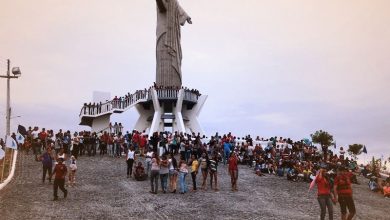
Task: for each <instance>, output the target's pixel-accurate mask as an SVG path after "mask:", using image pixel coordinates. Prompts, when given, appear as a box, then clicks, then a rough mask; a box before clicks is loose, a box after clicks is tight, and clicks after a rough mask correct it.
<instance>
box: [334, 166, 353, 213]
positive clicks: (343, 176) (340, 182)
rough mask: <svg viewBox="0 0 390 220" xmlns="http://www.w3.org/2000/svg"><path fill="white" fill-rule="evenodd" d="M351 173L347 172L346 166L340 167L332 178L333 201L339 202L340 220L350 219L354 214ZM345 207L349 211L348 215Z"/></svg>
mask: <svg viewBox="0 0 390 220" xmlns="http://www.w3.org/2000/svg"><path fill="white" fill-rule="evenodd" d="M352 175H353V174H352V173H350V172H347V170H346V168H344V167H341V168H339V172H338V174H337V176H336V178H335V180H334V193H335V201H338V202H339V203H340V209H341V219H342V220H351V219H352V218H353V216H355V214H356V208H355V203H354V201H353V197H352V187H351V177H352ZM347 208H348V211H349V214H348V215H347Z"/></svg>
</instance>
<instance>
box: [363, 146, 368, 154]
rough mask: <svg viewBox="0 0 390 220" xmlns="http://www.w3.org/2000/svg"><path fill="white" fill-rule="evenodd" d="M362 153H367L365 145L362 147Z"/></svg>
mask: <svg viewBox="0 0 390 220" xmlns="http://www.w3.org/2000/svg"><path fill="white" fill-rule="evenodd" d="M363 153H365V154H367V148H366V145H364V147H363Z"/></svg>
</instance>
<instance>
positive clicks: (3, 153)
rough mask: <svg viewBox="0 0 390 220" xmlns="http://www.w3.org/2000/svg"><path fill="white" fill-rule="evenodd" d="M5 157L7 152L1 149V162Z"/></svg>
mask: <svg viewBox="0 0 390 220" xmlns="http://www.w3.org/2000/svg"><path fill="white" fill-rule="evenodd" d="M4 156H5V151H4V150H3V149H1V148H0V160H1V159H3V158H4Z"/></svg>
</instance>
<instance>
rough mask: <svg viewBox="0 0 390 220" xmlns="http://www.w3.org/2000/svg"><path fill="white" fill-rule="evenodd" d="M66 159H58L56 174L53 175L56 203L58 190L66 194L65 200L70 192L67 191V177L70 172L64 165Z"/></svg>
mask: <svg viewBox="0 0 390 220" xmlns="http://www.w3.org/2000/svg"><path fill="white" fill-rule="evenodd" d="M63 162H64V159H63V158H58V164H56V166H55V168H54V172H53V174H52V175H55V177H54V186H53V190H54V199H53V200H54V201H55V200H58V194H57V191H58V188H60V190H61V191H62V192H63V193H64V198H66V197H67V196H68V191H67V190H66V189H65V177H66V174H67V172H68V169H67V168H66V166H65V164H63Z"/></svg>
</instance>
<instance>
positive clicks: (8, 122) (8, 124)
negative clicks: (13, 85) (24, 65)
mask: <svg viewBox="0 0 390 220" xmlns="http://www.w3.org/2000/svg"><path fill="white" fill-rule="evenodd" d="M10 66H11V62H10V60H7V75H5V76H0V78H6V79H7V107H6V115H7V120H6V135H10V134H11V131H10V130H11V129H10V128H11V96H10V79H17V78H19V77H20V76H21V75H22V72H20V68H19V67H14V68H12V74H13V76H11V74H10V72H11V71H10Z"/></svg>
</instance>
